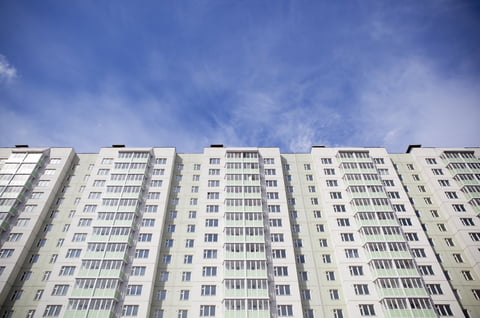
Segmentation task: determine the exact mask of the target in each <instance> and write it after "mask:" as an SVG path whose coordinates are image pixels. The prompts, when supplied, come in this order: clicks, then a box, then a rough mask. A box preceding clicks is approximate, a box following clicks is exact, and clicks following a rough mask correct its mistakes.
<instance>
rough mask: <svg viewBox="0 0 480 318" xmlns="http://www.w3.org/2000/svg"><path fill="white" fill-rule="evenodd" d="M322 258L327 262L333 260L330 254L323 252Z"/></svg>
mask: <svg viewBox="0 0 480 318" xmlns="http://www.w3.org/2000/svg"><path fill="white" fill-rule="evenodd" d="M322 260H323V262H324V263H325V264H329V263H331V262H332V257H331V256H330V254H323V255H322Z"/></svg>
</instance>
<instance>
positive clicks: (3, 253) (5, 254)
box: [0, 248, 38, 263]
mask: <svg viewBox="0 0 480 318" xmlns="http://www.w3.org/2000/svg"><path fill="white" fill-rule="evenodd" d="M13 252H14V249H4V248H2V249H1V250H0V258H9V257H11V256H12V255H13ZM37 256H38V255H37ZM37 259H38V257H37ZM30 263H32V261H31V259H30Z"/></svg>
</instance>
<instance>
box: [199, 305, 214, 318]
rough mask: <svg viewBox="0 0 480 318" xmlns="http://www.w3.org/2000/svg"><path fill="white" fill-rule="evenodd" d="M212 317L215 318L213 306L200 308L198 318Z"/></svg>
mask: <svg viewBox="0 0 480 318" xmlns="http://www.w3.org/2000/svg"><path fill="white" fill-rule="evenodd" d="M214 316H215V306H212V305H201V306H200V317H214Z"/></svg>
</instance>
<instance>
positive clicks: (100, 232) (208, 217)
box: [0, 145, 480, 318]
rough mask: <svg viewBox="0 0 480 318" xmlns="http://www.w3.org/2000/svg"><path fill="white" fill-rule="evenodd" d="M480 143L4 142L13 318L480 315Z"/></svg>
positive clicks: (2, 237)
mask: <svg viewBox="0 0 480 318" xmlns="http://www.w3.org/2000/svg"><path fill="white" fill-rule="evenodd" d="M479 157H480V148H454V149H453V148H448V149H443V148H442V149H441V148H421V147H419V146H411V147H409V149H408V151H407V153H404V154H389V153H387V151H386V150H385V149H383V148H326V147H312V149H311V152H310V153H295V154H282V153H280V150H279V149H278V148H226V147H223V146H221V145H212V146H211V147H208V148H205V149H204V152H203V153H198V154H181V153H176V151H175V149H174V148H127V147H123V146H120V145H117V146H113V147H111V148H102V149H101V150H100V152H99V153H95V154H77V153H75V152H74V150H73V149H72V148H28V147H25V146H19V147H16V148H0V222H1V223H0V305H1V308H0V317H5V318H6V317H30V318H31V317H57V316H58V317H135V316H136V317H154V318H160V317H173V318H177V317H178V318H187V317H227V318H237V317H238V318H240V317H242V318H244V317H255V318H256V317H259V318H260V317H290V316H292V317H293V316H295V317H305V318H312V317H328V318H347V317H350V318H354V317H388V318H395V317H402V318H403V317H411V318H414V317H415V318H420V317H425V318H430V317H432V318H433V317H444V316H452V317H463V316H465V317H471V318H474V317H480V283H479V282H480V220H479V218H478V215H479V213H480V160H479Z"/></svg>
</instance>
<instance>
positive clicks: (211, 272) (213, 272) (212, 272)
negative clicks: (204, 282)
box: [202, 266, 217, 277]
mask: <svg viewBox="0 0 480 318" xmlns="http://www.w3.org/2000/svg"><path fill="white" fill-rule="evenodd" d="M202 276H204V277H210V276H217V268H216V267H215V266H204V267H203V269H202Z"/></svg>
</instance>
